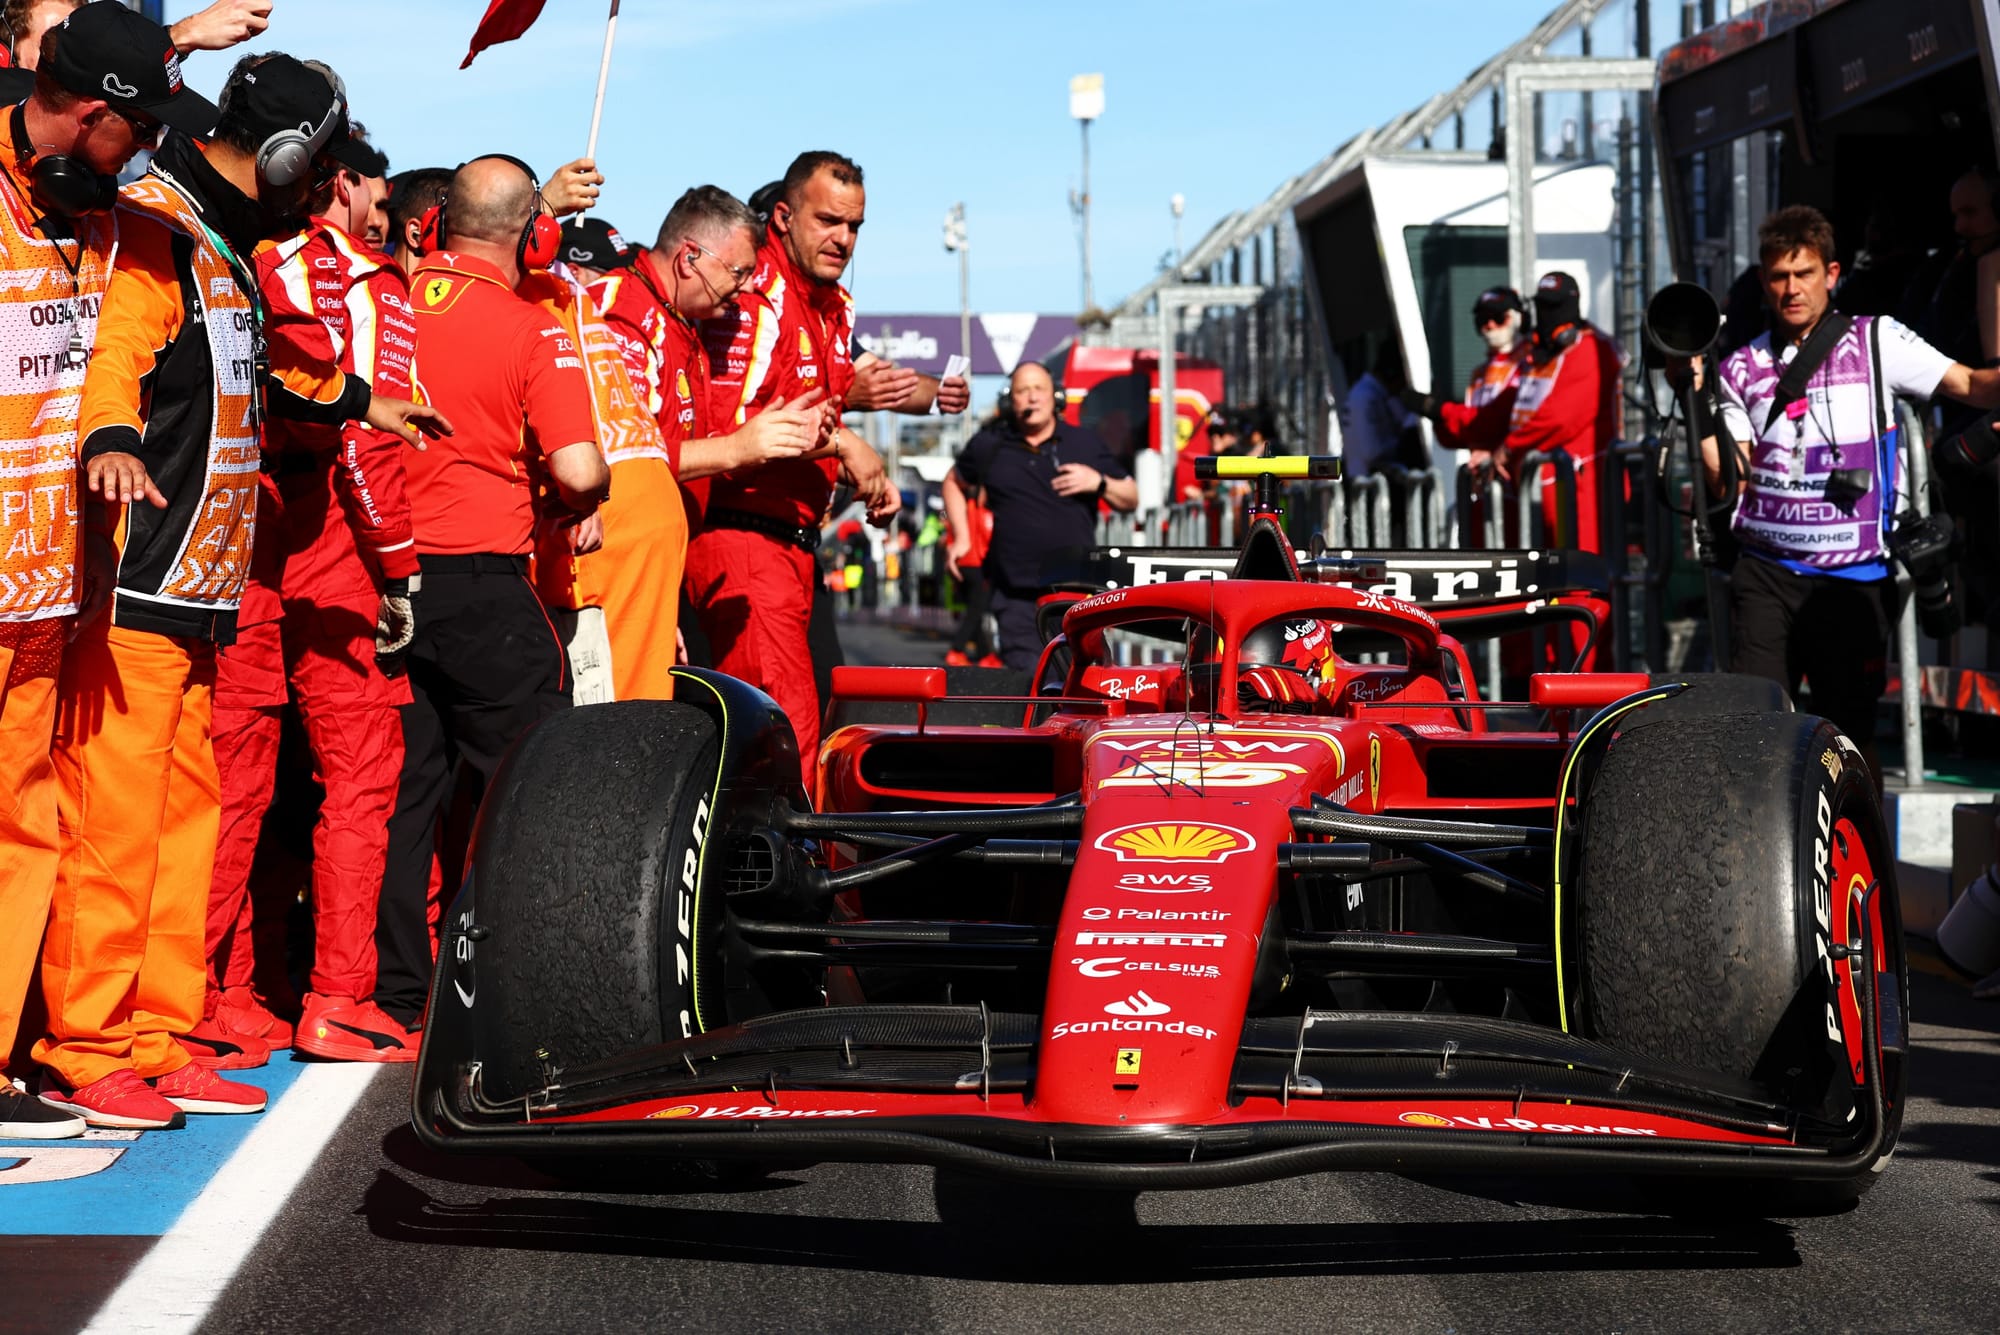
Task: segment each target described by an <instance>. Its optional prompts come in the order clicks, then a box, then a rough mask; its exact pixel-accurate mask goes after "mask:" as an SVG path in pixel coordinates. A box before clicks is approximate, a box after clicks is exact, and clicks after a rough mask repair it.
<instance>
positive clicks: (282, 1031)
mask: <svg viewBox="0 0 2000 1335" xmlns="http://www.w3.org/2000/svg"><path fill="white" fill-rule="evenodd" d="M209 1018H210V1019H211V1020H214V1021H215V1023H216V1025H217V1027H218V1028H220V1029H221V1031H222V1032H223V1033H225V1034H229V1035H232V1036H247V1037H250V1038H261V1039H263V1040H264V1045H265V1046H266V1047H268V1048H270V1049H271V1051H273V1052H277V1051H279V1050H280V1049H283V1048H288V1047H290V1046H291V1045H292V1026H291V1024H290V1023H289V1022H288V1021H286V1020H284V1019H281V1018H280V1017H279V1016H277V1015H275V1014H273V1013H272V1011H271V1008H270V1007H269V1006H267V1005H265V1004H264V999H263V998H262V997H260V996H258V995H257V994H256V992H254V991H252V990H251V989H250V988H247V987H227V988H224V989H223V990H222V995H221V996H220V997H219V998H217V1000H216V1003H215V1013H214V1014H212V1015H211V1016H209Z"/></svg>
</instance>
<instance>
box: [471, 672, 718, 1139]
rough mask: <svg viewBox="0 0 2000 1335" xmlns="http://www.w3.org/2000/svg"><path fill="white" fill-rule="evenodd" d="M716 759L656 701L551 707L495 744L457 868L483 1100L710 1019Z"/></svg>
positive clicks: (706, 725)
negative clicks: (506, 747) (466, 865)
mask: <svg viewBox="0 0 2000 1335" xmlns="http://www.w3.org/2000/svg"><path fill="white" fill-rule="evenodd" d="M719 764H720V761H719V743H718V731H717V728H716V726H715V723H714V722H713V721H712V720H711V719H710V717H709V716H708V715H707V714H704V713H703V712H702V711H700V710H698V709H695V708H693V707H692V706H690V705H685V704H678V703H674V702H671V701H659V700H631V701H620V702H617V703H612V704H602V705H591V706H588V707H585V708H580V709H571V710H568V711H566V712H564V713H561V714H557V715H554V716H552V717H551V718H549V719H547V720H545V721H543V722H542V723H540V724H539V725H537V726H536V727H535V728H534V729H532V730H531V731H530V732H529V733H528V734H527V735H526V736H525V737H523V738H522V739H521V742H520V744H519V745H518V746H517V747H516V748H515V749H514V751H513V753H512V754H510V755H509V756H508V758H507V761H506V763H505V765H504V766H503V768H502V770H501V773H500V774H499V775H498V776H496V779H495V783H494V787H493V789H492V791H491V792H490V793H489V794H488V796H487V800H486V803H485V805H484V807H483V808H482V809H481V812H480V817H479V828H478V833H477V836H476V840H475V844H474V849H473V865H472V883H473V886H474V890H475V893H476V896H477V904H478V910H477V912H478V923H479V926H480V927H481V928H483V929H484V936H483V937H482V939H481V940H480V943H479V946H478V970H479V989H478V990H479V997H480V1001H479V1006H478V1009H477V1010H476V1011H475V1012H474V1014H475V1016H476V1023H478V1024H479V1026H480V1028H481V1030H482V1034H481V1037H482V1042H481V1044H480V1048H481V1051H482V1052H484V1053H486V1054H488V1055H487V1058H486V1061H485V1066H484V1071H483V1080H484V1082H485V1088H486V1092H487V1095H488V1097H490V1098H492V1099H494V1100H496V1101H498V1102H506V1101H509V1100H513V1099H519V1098H521V1097H523V1096H524V1095H527V1094H530V1093H532V1092H534V1091H535V1090H537V1089H540V1088H541V1087H542V1086H543V1085H544V1084H545V1083H546V1072H547V1070H548V1069H550V1068H555V1069H561V1068H570V1067H576V1066H580V1065H583V1064H585V1063H589V1062H593V1061H600V1060H602V1059H604V1058H607V1057H613V1056H617V1055H618V1054H620V1053H624V1052H630V1051H632V1050H634V1049H637V1048H642V1047H648V1046H651V1045H653V1044H657V1043H661V1042H663V1041H666V1040H668V1039H672V1038H680V1037H684V1036H686V1035H689V1034H694V1033H699V1032H701V1031H702V1030H703V1029H706V1028H709V1027H712V1026H713V1025H715V1024H718V1023H721V1018H720V1017H721V1016H722V1013H723V1010H724V1007H725V1002H724V986H723V977H722V974H723V949H722V940H721V937H722V930H723V906H722V904H721V903H720V902H709V901H710V900H711V899H712V900H715V901H719V900H720V896H719V895H704V894H703V893H702V890H703V887H704V883H705V882H706V881H707V880H708V879H709V878H705V877H703V876H702V875H701V871H702V866H701V864H702V860H703V858H704V857H705V856H707V855H708V852H709V849H708V843H709V840H708V835H709V825H710V820H709V816H710V811H711V806H712V803H713V801H714V794H715V788H716V783H717V773H718V769H719Z"/></svg>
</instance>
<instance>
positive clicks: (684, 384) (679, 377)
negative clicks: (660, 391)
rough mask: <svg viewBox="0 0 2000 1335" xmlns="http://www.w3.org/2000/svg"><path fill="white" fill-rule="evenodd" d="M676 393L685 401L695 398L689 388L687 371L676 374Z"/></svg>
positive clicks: (676, 372)
mask: <svg viewBox="0 0 2000 1335" xmlns="http://www.w3.org/2000/svg"><path fill="white" fill-rule="evenodd" d="M674 393H675V394H677V395H679V396H680V397H681V398H683V399H691V398H693V397H694V391H693V390H691V389H689V388H688V373H687V372H686V371H675V372H674Z"/></svg>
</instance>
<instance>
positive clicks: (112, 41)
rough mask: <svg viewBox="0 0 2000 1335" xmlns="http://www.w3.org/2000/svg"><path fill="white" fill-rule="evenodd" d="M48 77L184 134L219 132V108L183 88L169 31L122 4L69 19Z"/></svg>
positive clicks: (103, 6) (102, 6)
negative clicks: (217, 109) (217, 119)
mask: <svg viewBox="0 0 2000 1335" xmlns="http://www.w3.org/2000/svg"><path fill="white" fill-rule="evenodd" d="M49 74H50V75H51V76H52V77H53V78H54V79H55V81H56V82H57V83H59V84H61V85H62V86H63V87H64V88H67V89H68V90H69V91H70V92H72V93H75V94H77V95H78V96H79V97H92V98H95V97H101V98H103V99H104V100H105V101H106V102H108V103H110V104H111V105H112V106H113V107H116V108H118V109H119V110H121V111H138V112H143V113H145V114H146V115H148V116H151V117H152V118H153V119H155V120H157V121H160V122H162V123H164V124H167V125H171V126H172V127H173V128H174V129H176V130H179V131H181V132H183V133H185V134H191V135H196V136H204V135H207V134H208V133H209V132H210V131H211V130H213V129H214V128H215V120H216V116H217V115H218V113H217V111H216V109H215V104H214V103H213V102H210V101H209V100H208V99H207V98H205V97H203V96H202V95H201V94H200V93H197V92H195V91H194V89H192V88H189V87H188V86H187V85H186V84H184V83H182V82H181V57H180V53H179V52H178V51H176V50H174V40H173V38H171V37H169V36H168V35H167V30H166V29H165V28H162V27H161V26H160V25H159V24H157V23H155V22H153V21H152V20H151V19H149V18H145V17H143V16H142V15H140V14H139V13H137V12H136V11H134V10H130V9H127V8H126V7H125V6H124V5H121V4H102V3H100V4H88V5H84V6H82V7H81V8H79V9H77V10H76V11H75V12H74V13H72V14H71V15H70V16H69V17H68V18H66V19H64V20H63V21H62V27H61V29H60V32H59V35H58V36H57V38H56V50H55V59H54V61H53V62H52V63H51V64H50V66H49Z"/></svg>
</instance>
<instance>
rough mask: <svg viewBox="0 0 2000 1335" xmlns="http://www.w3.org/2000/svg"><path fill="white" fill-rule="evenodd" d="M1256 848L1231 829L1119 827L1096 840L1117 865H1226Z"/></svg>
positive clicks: (1148, 825)
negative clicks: (1155, 863)
mask: <svg viewBox="0 0 2000 1335" xmlns="http://www.w3.org/2000/svg"><path fill="white" fill-rule="evenodd" d="M1256 846H1257V841H1256V839H1254V838H1252V837H1251V836H1250V835H1249V834H1247V833H1245V832H1244V831H1242V830H1239V829H1237V828H1236V827H1235V826H1233V825H1209V824H1206V823H1203V824H1144V825H1121V826H1119V827H1118V828H1117V829H1115V830H1108V831H1106V832H1105V833H1103V834H1100V835H1098V836H1097V843H1096V847H1097V848H1099V849H1101V850H1102V851H1104V852H1106V853H1109V854H1111V855H1112V856H1113V857H1115V858H1117V859H1118V860H1119V861H1120V862H1226V861H1228V860H1229V859H1230V858H1232V857H1234V856H1235V855H1236V854H1238V853H1246V852H1248V851H1249V850H1251V849H1253V848H1255V847H1256Z"/></svg>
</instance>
